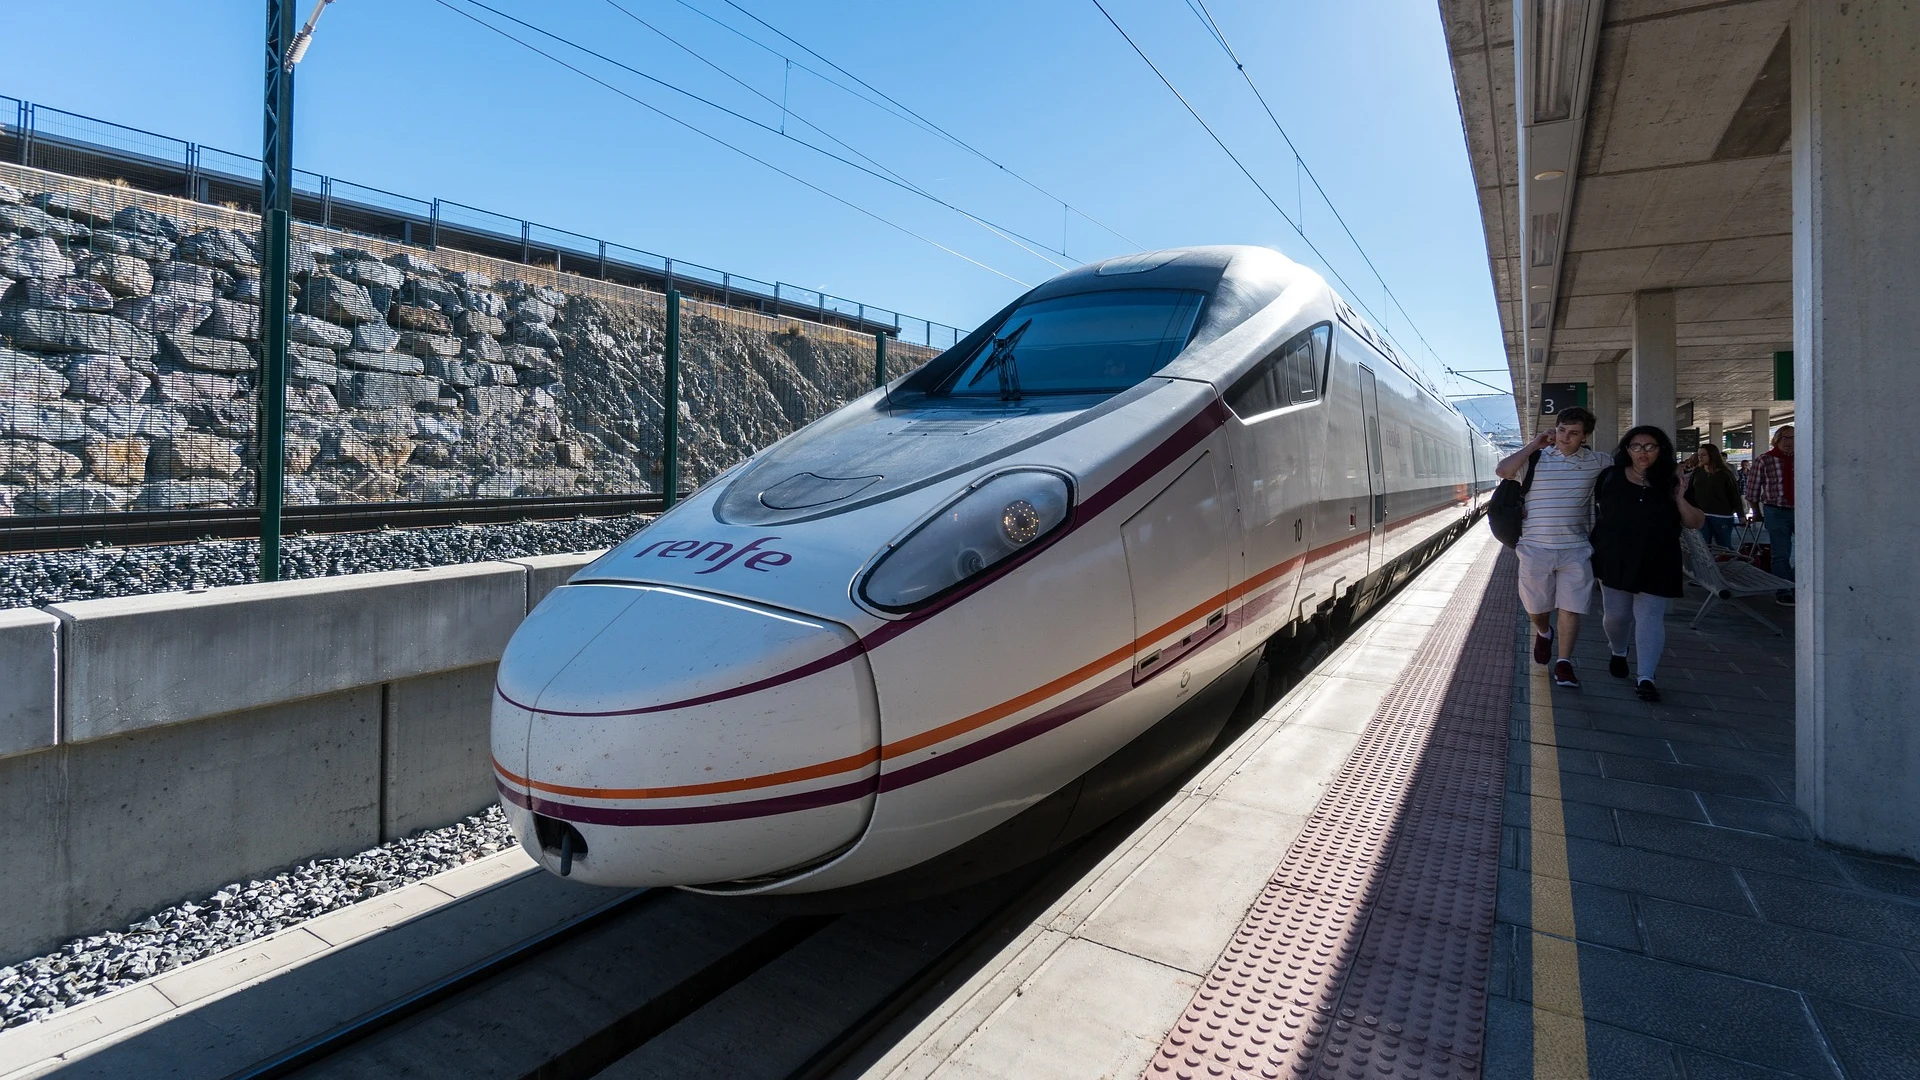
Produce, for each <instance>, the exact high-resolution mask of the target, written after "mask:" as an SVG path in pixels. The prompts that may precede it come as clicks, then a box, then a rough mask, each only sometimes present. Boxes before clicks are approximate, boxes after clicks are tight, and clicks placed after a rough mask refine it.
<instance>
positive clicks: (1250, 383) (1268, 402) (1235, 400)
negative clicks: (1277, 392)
mask: <svg viewBox="0 0 1920 1080" xmlns="http://www.w3.org/2000/svg"><path fill="white" fill-rule="evenodd" d="M1226 396H1227V408H1229V409H1232V410H1233V413H1234V415H1235V416H1238V417H1239V418H1240V419H1242V420H1248V419H1251V418H1253V417H1255V416H1259V415H1260V414H1261V413H1268V412H1272V411H1273V410H1275V409H1277V408H1279V407H1280V406H1281V405H1284V404H1286V402H1284V401H1279V400H1276V399H1275V397H1274V393H1273V365H1272V364H1271V363H1269V362H1268V361H1266V360H1262V361H1260V363H1258V364H1255V365H1254V368H1253V370H1252V371H1249V372H1247V373H1246V374H1245V375H1242V376H1240V379H1239V381H1238V382H1236V383H1234V384H1233V385H1232V386H1230V387H1228V388H1227V395H1226Z"/></svg>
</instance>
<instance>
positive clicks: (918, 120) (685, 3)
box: [674, 0, 1142, 257]
mask: <svg viewBox="0 0 1920 1080" xmlns="http://www.w3.org/2000/svg"><path fill="white" fill-rule="evenodd" d="M674 2H675V3H677V4H679V5H680V6H681V7H684V8H686V9H687V10H688V11H691V12H693V13H694V14H696V15H699V16H700V17H701V18H704V19H706V20H707V21H708V22H711V23H713V24H714V25H715V26H718V27H721V28H722V29H724V30H726V31H728V32H729V33H732V34H734V35H735V36H737V37H739V38H741V39H742V40H744V41H747V42H749V43H751V44H753V45H755V46H758V47H759V48H761V49H764V50H766V51H767V52H769V53H772V54H773V55H774V56H777V57H779V58H780V59H782V60H785V61H786V62H787V63H789V64H792V65H793V66H794V67H797V68H799V69H800V70H802V71H804V72H806V73H807V74H809V75H812V76H813V77H814V78H816V79H819V80H820V81H822V82H825V83H827V84H829V85H831V86H837V87H839V88H840V89H842V90H844V91H846V92H847V93H849V94H852V95H853V96H855V97H857V98H860V99H861V100H863V101H866V102H867V103H868V104H871V105H873V106H875V107H876V108H878V109H880V110H881V111H882V112H886V113H889V114H891V115H893V116H895V117H897V118H899V119H901V120H903V121H905V122H906V123H908V124H911V125H913V126H914V127H917V128H919V129H920V130H922V131H925V132H926V133H927V134H929V135H932V136H934V137H935V138H938V139H942V140H945V141H946V142H948V143H951V144H952V145H954V146H955V147H958V148H959V149H961V150H964V151H966V152H967V153H969V154H972V155H973V156H974V157H977V158H979V159H980V160H981V161H984V162H986V163H987V164H989V165H992V166H993V167H994V168H996V169H998V170H1000V171H1001V172H1004V173H1006V174H1007V175H1008V176H1010V177H1012V178H1013V179H1015V180H1017V181H1019V182H1020V183H1022V184H1025V185H1026V186H1027V187H1029V188H1031V189H1032V190H1034V191H1035V192H1038V193H1039V194H1040V195H1042V196H1044V197H1045V198H1046V199H1047V200H1048V201H1050V202H1057V203H1059V204H1060V205H1061V207H1062V208H1064V209H1065V210H1067V211H1069V212H1071V213H1073V214H1075V215H1077V216H1079V217H1080V218H1082V219H1084V220H1086V221H1087V222H1089V223H1091V224H1093V225H1095V226H1097V227H1099V228H1100V229H1101V230H1103V231H1105V232H1107V233H1110V234H1112V235H1113V236H1116V237H1118V238H1119V239H1120V240H1122V241H1124V242H1125V243H1126V244H1127V245H1128V246H1129V247H1131V248H1133V249H1134V250H1135V251H1139V250H1142V245H1141V244H1140V243H1139V242H1138V241H1136V240H1134V239H1132V238H1131V237H1129V236H1127V235H1126V234H1125V233H1123V232H1120V231H1119V230H1118V229H1115V228H1114V227H1113V226H1111V225H1108V224H1107V223H1106V222H1104V221H1101V220H1100V219H1099V218H1096V217H1094V216H1093V215H1092V214H1089V213H1087V212H1086V211H1085V210H1082V209H1080V208H1079V207H1077V206H1075V205H1073V204H1072V203H1070V202H1068V201H1067V200H1065V199H1063V198H1061V197H1060V196H1058V195H1055V194H1054V193H1053V192H1051V191H1048V190H1047V189H1046V188H1044V187H1041V186H1040V185H1039V184H1038V183H1036V182H1035V181H1033V180H1031V179H1028V178H1027V177H1026V176H1024V175H1022V174H1020V173H1019V172H1016V171H1015V170H1014V169H1012V168H1010V167H1008V166H1007V165H1006V164H1005V163H1003V162H1001V161H1000V160H998V159H997V158H995V157H993V156H992V155H991V154H988V153H987V152H986V151H984V150H981V149H980V148H979V147H977V146H975V145H973V144H972V143H970V142H968V141H966V140H965V139H962V138H961V137H960V136H958V135H955V134H954V133H953V132H951V131H948V130H947V129H946V128H944V127H942V126H940V125H939V124H936V123H934V122H933V121H932V120H929V119H927V118H926V117H925V116H922V115H921V114H920V113H918V112H916V111H914V110H913V109H912V108H910V107H908V106H906V105H904V104H902V103H901V102H900V101H899V100H898V99H897V98H895V97H893V96H892V95H890V94H888V93H887V92H886V91H884V90H881V89H880V88H878V87H876V86H874V85H873V84H872V83H870V82H868V81H866V80H865V79H862V78H861V77H860V76H858V75H855V74H854V73H853V72H851V71H848V70H847V69H846V68H844V67H842V66H841V65H839V64H837V63H835V62H834V61H833V60H831V59H829V58H827V57H826V56H824V55H822V54H821V53H819V52H817V51H816V50H814V49H813V48H812V47H810V46H808V45H807V44H806V43H805V42H802V41H800V40H799V39H797V38H795V37H794V36H793V35H791V34H789V33H787V32H786V31H784V30H782V29H780V28H779V27H777V26H775V25H773V24H772V23H770V22H768V21H767V20H765V19H763V18H761V17H760V16H758V15H755V14H754V13H753V12H751V11H749V10H747V9H746V8H744V7H742V6H740V5H739V4H738V3H735V2H734V0H722V2H723V3H725V4H726V5H727V6H728V7H730V8H732V9H734V10H735V11H738V12H739V13H740V14H742V15H745V16H746V17H747V18H749V19H751V20H753V21H754V22H755V23H758V24H759V25H760V26H762V27H765V28H766V29H767V30H768V31H769V32H771V33H773V34H775V35H777V36H778V37H780V39H781V40H783V41H786V42H787V43H789V44H791V45H792V46H794V47H795V48H797V49H799V50H800V51H802V52H804V53H806V54H807V55H809V56H811V57H813V58H814V59H816V60H818V61H820V62H821V63H822V64H825V65H826V66H828V67H830V68H832V69H833V70H834V71H836V72H838V73H840V74H841V75H842V76H844V77H846V78H847V79H851V80H852V81H853V82H854V83H855V84H857V85H858V87H860V88H861V89H855V88H854V87H852V86H848V85H846V84H845V83H843V82H841V81H840V80H838V79H835V78H832V77H830V76H828V75H827V74H826V73H824V72H822V71H819V70H818V69H816V68H814V67H812V66H811V65H808V64H806V63H803V62H801V61H799V60H795V59H794V58H792V57H791V56H788V55H787V54H786V53H783V52H781V51H780V50H778V49H776V48H774V47H773V46H771V45H768V44H767V43H766V42H764V41H761V40H759V39H758V38H755V37H754V36H753V35H751V34H748V33H746V32H744V31H742V30H741V29H740V28H739V27H737V26H734V25H732V24H731V23H728V22H726V21H725V20H723V19H719V18H715V17H714V15H713V14H712V13H711V12H708V11H705V10H703V9H701V8H700V7H698V6H696V5H694V4H693V3H691V2H690V0H674ZM861 90H865V91H866V92H865V93H862V92H861ZM1049 250H1053V249H1049ZM1069 257H1071V256H1069Z"/></svg>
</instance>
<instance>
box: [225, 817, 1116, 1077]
mask: <svg viewBox="0 0 1920 1080" xmlns="http://www.w3.org/2000/svg"><path fill="white" fill-rule="evenodd" d="M1133 820H1134V819H1131V818H1130V819H1127V820H1123V821H1121V822H1115V823H1113V824H1112V825H1109V826H1108V828H1107V829H1105V830H1102V832H1101V833H1098V834H1096V835H1095V836H1094V837H1091V838H1089V840H1088V841H1086V842H1083V843H1082V844H1081V845H1078V846H1077V847H1076V848H1075V849H1073V850H1071V851H1070V852H1068V853H1066V854H1065V856H1064V857H1061V858H1056V859H1054V860H1052V861H1050V862H1049V863H1048V864H1046V865H1044V866H1038V867H1033V868H1029V869H1028V870H1026V871H1024V872H1022V873H1019V874H1016V875H1012V876H1010V877H1007V878H1003V879H999V880H996V881H992V882H988V883H985V884H983V885H980V886H976V887H974V888H971V889H967V890H963V891H962V892H960V893H958V894H956V895H953V896H948V897H941V898H938V899H934V900H929V901H923V902H917V903H914V904H909V905H902V906H898V907H892V908H883V909H878V910H874V911H866V912H855V913H850V914H844V915H800V916H788V917H780V916H776V915H769V914H765V913H761V912H755V911H751V910H747V909H743V908H740V907H737V906H732V905H728V904H724V903H718V902H715V901H712V900H709V899H706V898H703V897H699V896H696V895H693V894H689V893H682V892H677V891H672V890H641V891H638V892H634V893H630V894H627V895H625V896H622V897H620V898H617V899H615V900H613V901H610V902H609V903H607V904H604V905H602V906H600V907H599V908H596V909H594V910H592V911H590V912H587V913H585V914H582V915H580V916H578V917H576V918H574V919H572V920H569V921H568V922H566V923H564V924H562V925H560V926H557V927H555V928H554V929H552V930H550V931H547V932H546V933H543V934H541V935H539V936H537V937H535V938H532V939H529V940H527V941H526V942H523V943H522V944H520V945H517V946H515V947H514V948H512V949H509V950H506V951H503V952H502V953H499V954H497V955H495V956H493V957H489V958H488V959H486V960H484V961H481V962H480V963H477V964H474V965H472V966H471V967H469V968H467V969H465V970H463V971H460V972H457V973H455V974H453V975H450V976H447V977H446V978H443V979H441V980H438V981H437V982H435V983H433V984H431V985H429V986H426V987H422V988H421V989H419V990H417V991H414V992H412V993H410V994H408V995H406V996H405V997H403V998H400V999H397V1000H395V1001H392V1002H388V1003H385V1004H383V1005H381V1006H380V1007H378V1008H376V1009H373V1010H370V1011H369V1012H367V1013H366V1014H364V1015H362V1016H360V1017H358V1018H356V1019H354V1020H353V1021H351V1022H349V1023H347V1024H344V1025H342V1026H341V1027H339V1028H336V1029H334V1030H332V1031H329V1032H326V1033H325V1034H323V1035H320V1036H318V1037H316V1038H314V1039H311V1040H309V1041H307V1042H304V1043H302V1044H300V1045H298V1046H294V1047H289V1048H287V1049H285V1050H283V1051H280V1052H278V1053H275V1054H273V1055H271V1056H270V1057H268V1058H266V1059H264V1060H262V1061H260V1062H259V1063H258V1064H256V1065H254V1066H251V1067H249V1068H247V1069H243V1070H240V1071H238V1072H235V1073H232V1074H230V1076H229V1077H228V1080H271V1078H281V1077H299V1078H302V1080H318V1078H348V1077H390V1076H396V1075H404V1076H409V1077H424V1078H437V1077H447V1078H453V1077H459V1078H462V1080H521V1078H524V1080H574V1078H587V1077H601V1078H605V1080H618V1078H639V1077H664V1076H674V1077H690V1076H716V1077H717V1076H726V1077H742V1078H766V1080H780V1078H792V1080H817V1078H824V1077H828V1076H831V1075H833V1074H834V1072H835V1070H836V1069H837V1068H838V1067H840V1066H841V1065H843V1064H844V1063H845V1062H846V1061H847V1060H848V1059H849V1058H851V1057H852V1056H854V1055H855V1054H857V1053H858V1052H859V1051H860V1050H861V1048H862V1047H863V1046H865V1045H866V1044H867V1042H868V1041H869V1040H870V1039H871V1038H872V1037H873V1036H874V1035H875V1034H876V1033H878V1032H879V1031H881V1030H883V1029H884V1028H885V1027H886V1026H887V1025H888V1024H889V1023H890V1022H892V1021H894V1020H896V1019H897V1018H899V1017H900V1016H901V1015H902V1014H903V1013H905V1012H907V1011H909V1010H911V1009H912V1008H913V1007H914V1006H915V1004H916V1003H918V1002H921V1001H923V1000H925V999H927V998H928V997H929V996H937V995H935V992H936V991H937V990H939V989H941V988H942V987H943V986H945V985H946V984H948V983H949V982H950V981H952V980H956V979H964V977H965V975H966V972H967V971H968V970H969V969H970V968H969V961H970V960H971V959H975V958H981V957H985V956H990V955H992V953H993V951H995V949H996V947H997V944H998V943H999V942H1000V940H1001V939H1003V938H1007V937H1011V936H1012V935H1013V934H1015V933H1017V932H1018V930H1019V929H1020V928H1021V927H1023V926H1024V925H1026V923H1027V921H1028V920H1029V919H1030V918H1031V917H1032V915H1033V914H1034V913H1035V912H1037V911H1038V910H1040V909H1042V908H1044V907H1045V906H1046V905H1047V904H1048V903H1050V902H1051V901H1052V900H1053V898H1054V897H1056V896H1057V895H1058V894H1059V892H1060V890H1061V889H1064V888H1066V887H1067V886H1069V885H1071V884H1072V883H1073V882H1074V881H1076V880H1078V878H1079V876H1080V875H1081V874H1082V873H1083V872H1084V871H1085V869H1086V868H1087V867H1088V866H1089V865H1090V863H1089V862H1088V859H1089V857H1091V858H1092V859H1093V860H1094V861H1097V859H1098V857H1099V856H1100V855H1101V854H1104V852H1105V851H1106V850H1108V849H1110V848H1111V847H1112V845H1113V844H1115V843H1117V842H1118V841H1119V840H1120V839H1121V838H1123V837H1124V836H1125V835H1126V831H1127V830H1128V829H1130V828H1131V827H1132V824H1133Z"/></svg>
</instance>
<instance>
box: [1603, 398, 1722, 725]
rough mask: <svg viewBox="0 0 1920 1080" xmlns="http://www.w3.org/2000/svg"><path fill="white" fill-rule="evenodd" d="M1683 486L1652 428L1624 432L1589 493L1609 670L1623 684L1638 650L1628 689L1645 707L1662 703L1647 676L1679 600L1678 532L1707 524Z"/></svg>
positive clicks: (1669, 447) (1663, 436)
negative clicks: (1671, 606)
mask: <svg viewBox="0 0 1920 1080" xmlns="http://www.w3.org/2000/svg"><path fill="white" fill-rule="evenodd" d="M1687 486H1688V483H1687V478H1686V477H1684V476H1682V475H1680V473H1679V469H1678V467H1677V466H1676V464H1675V461H1674V456H1673V440H1671V439H1669V438H1667V433H1666V432H1664V431H1661V430H1660V429H1659V428H1657V427H1654V426H1652V425H1650V424H1646V425H1642V426H1640V427H1637V428H1634V429H1633V430H1632V431H1629V432H1627V436H1626V438H1624V439H1621V440H1620V448H1619V449H1618V450H1616V451H1614V454H1613V465H1612V466H1611V467H1610V468H1608V469H1607V470H1606V471H1605V472H1603V473H1601V474H1600V478H1599V480H1597V481H1595V483H1594V486H1593V501H1594V507H1595V510H1596V511H1597V515H1598V516H1597V518H1596V519H1595V521H1594V526H1593V572H1594V576H1595V577H1598V578H1599V579H1600V593H1601V596H1602V598H1603V599H1604V600H1605V602H1606V615H1605V618H1604V619H1602V625H1603V626H1605V627H1606V631H1607V645H1608V646H1609V647H1610V648H1611V650H1612V652H1613V659H1612V662H1611V664H1610V665H1609V666H1608V670H1609V671H1610V672H1612V673H1613V674H1614V675H1615V676H1616V677H1618V678H1622V679H1624V678H1626V677H1627V646H1628V644H1629V643H1631V644H1634V645H1636V646H1638V650H1639V654H1640V655H1639V663H1638V665H1637V666H1638V667H1639V671H1638V673H1637V678H1636V679H1635V686H1634V689H1635V691H1636V692H1638V693H1639V695H1640V696H1641V697H1642V698H1645V699H1646V700H1648V701H1659V700H1660V691H1659V689H1658V688H1657V687H1655V686H1654V683H1653V675H1654V669H1655V668H1657V667H1658V666H1659V664H1660V654H1661V653H1662V652H1664V651H1665V650H1666V647H1667V623H1666V617H1667V600H1668V599H1670V598H1672V597H1676V596H1679V595H1680V530H1681V528H1683V527H1684V528H1688V529H1697V528H1699V527H1700V526H1701V525H1703V524H1705V522H1706V515H1705V514H1702V513H1701V512H1700V508H1699V507H1697V506H1694V505H1693V504H1692V503H1689V502H1688V501H1687Z"/></svg>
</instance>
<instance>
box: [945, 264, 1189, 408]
mask: <svg viewBox="0 0 1920 1080" xmlns="http://www.w3.org/2000/svg"><path fill="white" fill-rule="evenodd" d="M1205 299H1206V294H1205V293H1200V292H1192V291H1187V290H1181V289H1116V290H1108V291H1103V292H1090V293H1079V294H1077V295H1074V296H1057V297H1054V298H1052V299H1050V300H1040V301H1036V302H1034V303H1031V304H1022V305H1020V306H1019V307H1017V308H1015V309H1013V311H1012V313H1011V314H1009V315H1008V316H1007V317H1006V319H1005V320H1004V321H1003V322H1001V323H1000V325H999V326H997V327H995V328H994V331H993V335H992V337H990V338H989V339H988V340H987V341H985V342H983V343H982V344H981V346H980V348H979V349H978V350H976V351H975V352H974V354H973V355H972V356H971V357H969V358H968V359H967V361H966V362H965V363H963V364H961V365H960V366H959V368H958V369H957V370H956V371H955V372H954V373H953V374H952V375H950V376H948V377H947V378H946V379H945V380H943V381H942V382H941V384H940V386H939V388H938V389H936V390H935V391H934V393H935V394H950V395H954V396H985V397H1000V398H1018V397H1021V396H1023V395H1026V394H1094V393H1117V392H1119V391H1121V390H1125V389H1126V388H1128V387H1130V386H1132V385H1134V384H1135V383H1138V382H1140V381H1141V380H1142V379H1145V378H1146V377H1147V376H1149V375H1151V374H1153V373H1154V372H1156V371H1158V370H1160V369H1161V368H1163V367H1165V366H1166V365H1167V362H1168V361H1170V360H1172V359H1173V358H1174V357H1175V356H1176V355H1178V354H1179V352H1180V350H1181V349H1184V348H1186V345H1187V340H1188V339H1189V338H1190V337H1191V336H1192V334H1193V325H1194V321H1195V319H1196V317H1197V316H1198V315H1199V314H1200V305H1201V302H1202V301H1203V300H1205Z"/></svg>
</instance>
